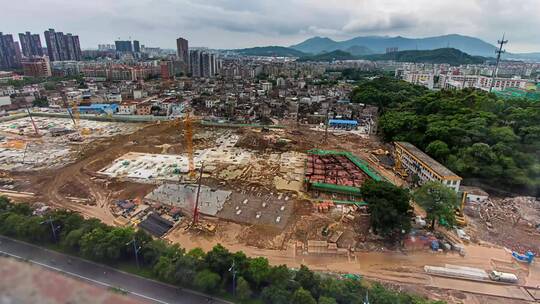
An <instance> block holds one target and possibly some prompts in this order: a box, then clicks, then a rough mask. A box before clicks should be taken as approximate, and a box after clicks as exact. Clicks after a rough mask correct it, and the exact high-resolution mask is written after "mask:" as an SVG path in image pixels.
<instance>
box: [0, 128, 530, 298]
mask: <svg viewBox="0 0 540 304" xmlns="http://www.w3.org/2000/svg"><path fill="white" fill-rule="evenodd" d="M208 132H209V129H208V128H196V130H195V133H196V134H199V135H200V136H195V148H196V149H199V148H202V147H207V146H208V144H209V142H210V140H207V139H205V138H204V136H203V134H209V133H208ZM242 132H247V133H246V134H248V135H249V138H247V139H243V140H241V141H240V145H241V146H243V145H245V146H258V147H264V149H267V148H269V149H275V150H278V149H279V150H281V149H282V148H284V147H285V148H286V149H288V150H295V151H299V152H305V151H306V150H309V149H312V148H319V149H333V150H348V151H351V152H353V153H355V154H357V155H359V156H361V157H362V158H364V159H368V157H367V155H368V154H369V153H370V151H372V150H374V149H377V148H380V147H381V144H380V143H378V142H377V141H376V140H372V139H362V138H359V137H356V136H348V135H342V136H334V135H331V134H329V136H328V140H327V142H325V141H324V140H323V137H324V134H323V133H322V132H314V131H312V130H309V129H307V128H299V129H294V130H281V131H276V132H273V131H271V132H272V134H273V136H268V134H265V132H252V131H242ZM209 136H210V135H209ZM276 138H284V139H287V140H286V141H281V143H279V144H277V142H278V141H277V140H276ZM183 140H184V139H183V136H182V130H181V126H178V125H175V124H173V123H162V124H151V125H150V124H149V125H148V126H146V127H145V128H142V129H140V130H138V131H137V132H135V133H133V134H130V135H122V136H115V137H111V138H106V139H100V140H98V141H96V142H94V143H92V144H91V145H89V146H87V147H86V148H85V149H84V152H83V153H82V155H81V156H80V159H79V160H78V161H77V162H75V163H73V164H70V165H68V166H65V167H63V168H60V169H55V170H42V171H32V172H17V173H10V177H11V178H13V179H14V181H15V185H16V188H15V190H18V191H27V192H32V193H35V197H34V198H33V199H32V198H30V199H29V200H30V201H34V202H37V201H39V202H46V203H49V204H53V205H54V206H57V207H61V208H68V209H72V210H75V211H78V212H80V213H81V214H83V215H84V216H86V217H96V218H99V219H101V220H102V221H104V222H105V223H107V224H113V223H114V217H113V215H112V214H111V212H110V210H109V204H111V203H113V202H114V201H115V200H117V199H126V198H137V197H143V196H144V195H146V194H147V193H149V192H150V191H151V190H152V189H153V188H154V186H153V185H149V184H138V183H133V182H129V181H122V180H115V179H105V178H103V177H100V176H97V175H96V174H95V172H96V171H98V170H100V169H102V168H103V167H105V166H106V165H108V164H110V163H111V162H112V161H113V160H114V159H116V158H118V157H120V156H121V155H123V154H125V153H127V152H144V153H163V151H164V150H166V152H167V153H180V152H184V148H183V147H184V145H183V143H184V142H183ZM165 144H166V145H170V146H164V145H165ZM276 144H277V145H278V146H277V147H276ZM370 163H371V164H372V165H374V166H376V167H377V168H378V169H379V170H380V171H381V172H382V174H383V175H385V176H386V177H387V178H388V179H391V180H393V181H394V180H395V182H396V183H398V184H400V183H399V182H400V180H399V179H398V178H397V177H396V176H395V175H394V174H393V173H392V172H391V171H388V170H384V169H383V168H382V167H380V166H379V165H378V164H375V163H373V162H371V161H370ZM235 186H242V185H235ZM244 186H246V185H244ZM249 186H252V185H249ZM69 197H80V198H88V199H89V200H90V201H91V202H92V203H93V205H87V204H82V203H80V202H76V201H74V200H72V199H70V198H69ZM207 220H209V221H212V222H214V223H215V224H216V225H217V232H216V234H215V235H205V234H201V233H193V232H186V231H184V229H182V228H177V229H174V230H173V231H171V232H170V233H169V234H168V236H167V239H168V240H170V241H172V242H175V243H179V244H181V246H182V247H184V248H186V249H188V250H189V249H192V248H195V247H200V248H202V249H204V250H209V249H211V248H212V247H213V246H214V245H216V244H217V243H222V244H223V245H225V246H226V247H228V248H229V249H230V250H231V251H243V252H245V253H246V254H247V255H249V256H264V257H266V258H268V259H269V261H270V262H271V263H272V264H287V265H288V266H289V267H299V266H300V264H306V265H308V266H310V267H311V268H313V269H315V270H319V271H329V272H340V273H360V274H362V275H364V276H365V277H366V278H369V279H372V280H377V281H382V282H386V283H389V284H395V285H397V286H401V287H402V288H412V289H414V291H416V292H419V293H421V294H426V295H430V296H431V297H434V298H440V299H445V300H448V299H450V301H449V303H514V302H496V300H493V301H491V299H488V298H486V295H479V294H477V293H474V292H471V291H470V290H468V291H467V290H465V291H460V284H461V282H462V281H461V280H457V282H455V286H452V284H453V283H452V281H450V282H449V283H448V284H447V285H446V286H440V285H436V284H434V283H433V280H432V277H431V276H429V275H426V274H425V273H424V271H423V266H424V265H426V264H428V265H437V266H443V265H444V264H446V263H448V264H455V265H464V266H470V267H479V268H482V269H491V268H492V267H493V263H494V262H493V261H494V259H497V260H500V261H504V262H505V263H511V262H512V259H511V258H510V256H509V254H508V252H506V251H504V250H503V249H501V248H493V247H485V246H477V245H471V246H467V247H466V252H467V255H466V256H465V257H461V256H459V255H457V254H437V253H431V252H427V251H424V252H418V253H413V254H406V253H403V252H399V251H389V250H386V249H385V248H382V246H381V247H380V248H378V250H376V251H375V250H373V249H374V248H373V246H367V247H366V252H357V253H352V254H350V255H349V256H298V255H297V254H296V250H295V247H294V241H295V240H301V241H305V240H308V239H317V238H318V237H320V231H321V230H322V228H323V227H324V226H326V225H329V224H330V223H331V222H332V221H333V219H332V218H331V215H329V214H320V213H317V212H315V211H314V208H313V205H312V203H311V202H309V201H308V200H303V199H298V200H296V201H295V208H294V214H293V220H291V221H290V222H289V224H288V225H287V227H286V228H285V229H284V230H282V231H280V230H277V229H270V228H261V227H257V226H251V225H241V224H237V223H231V222H225V221H219V220H217V219H215V218H209V219H207ZM334 220H335V219H334ZM368 227H369V223H366V222H365V221H361V222H359V225H358V227H353V228H352V229H351V231H348V232H347V235H348V236H347V235H346V236H347V237H346V239H352V240H354V238H355V235H356V238H358V239H359V240H362V238H364V241H365V238H366V237H368V236H369V232H368V231H367V230H368V229H369V228H368ZM372 244H377V243H376V242H374V243H372ZM530 267H531V268H530V269H527V271H524V276H525V278H524V283H523V284H527V285H529V286H536V285H540V275H539V274H540V271H538V269H537V267H536V266H535V265H532V266H530ZM488 287H489V288H492V289H493V290H492V291H493V292H494V293H497V292H498V291H500V290H499V289H500V288H499V287H497V286H491V285H489V286H488ZM489 288H488V289H489ZM516 288H517V287H516ZM518 289H519V288H518ZM488 291H489V290H488ZM516 292H519V291H516ZM451 299H454V300H455V301H454V300H451ZM486 301H487V302H486ZM497 301H498V300H497ZM512 301H513V300H512ZM515 303H520V302H515ZM521 303H524V302H521Z"/></svg>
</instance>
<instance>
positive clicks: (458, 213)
mask: <svg viewBox="0 0 540 304" xmlns="http://www.w3.org/2000/svg"><path fill="white" fill-rule="evenodd" d="M466 200H467V191H464V192H463V196H462V197H461V204H460V205H459V207H458V208H456V210H455V218H456V224H458V225H459V226H466V225H467V219H465V214H464V213H463V209H465V201H466Z"/></svg>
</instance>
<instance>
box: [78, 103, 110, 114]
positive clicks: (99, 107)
mask: <svg viewBox="0 0 540 304" xmlns="http://www.w3.org/2000/svg"><path fill="white" fill-rule="evenodd" d="M77 109H78V110H79V113H81V114H113V113H116V112H118V104H117V103H111V104H109V103H94V104H91V105H89V106H78V107H77Z"/></svg>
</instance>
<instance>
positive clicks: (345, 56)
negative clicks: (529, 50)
mask: <svg viewBox="0 0 540 304" xmlns="http://www.w3.org/2000/svg"><path fill="white" fill-rule="evenodd" d="M355 59H367V60H373V61H378V60H394V61H398V62H417V63H420V62H422V63H447V64H450V65H460V64H481V63H484V62H486V61H488V60H490V58H487V57H482V56H471V55H469V54H467V53H464V52H462V51H460V50H458V49H454V48H441V49H435V50H409V51H398V52H391V53H385V54H371V55H360V56H355V55H352V54H351V53H348V52H345V51H342V50H335V51H331V52H322V53H319V54H317V55H306V56H303V57H300V58H298V61H301V62H302V61H316V62H322V61H327V62H331V61H334V60H355Z"/></svg>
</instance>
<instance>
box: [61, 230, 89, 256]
mask: <svg viewBox="0 0 540 304" xmlns="http://www.w3.org/2000/svg"><path fill="white" fill-rule="evenodd" d="M83 235H84V230H83V229H82V228H79V229H75V230H71V231H70V232H69V233H68V234H67V235H66V236H65V237H64V238H63V239H62V241H61V245H62V247H64V248H65V249H68V250H69V251H71V252H79V250H80V246H79V244H80V242H81V239H82V237H83Z"/></svg>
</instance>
